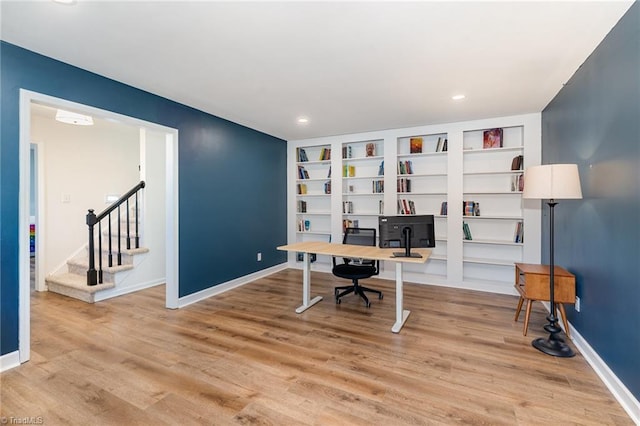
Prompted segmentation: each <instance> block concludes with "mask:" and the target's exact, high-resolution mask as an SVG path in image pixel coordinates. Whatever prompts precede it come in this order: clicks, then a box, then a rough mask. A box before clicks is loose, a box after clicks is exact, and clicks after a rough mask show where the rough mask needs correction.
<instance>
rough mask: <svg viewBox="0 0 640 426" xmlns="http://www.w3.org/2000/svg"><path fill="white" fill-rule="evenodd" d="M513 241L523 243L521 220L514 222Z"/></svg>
mask: <svg viewBox="0 0 640 426" xmlns="http://www.w3.org/2000/svg"><path fill="white" fill-rule="evenodd" d="M513 242H514V243H524V224H523V223H522V221H519V222H518V223H516V230H515V233H514V235H513Z"/></svg>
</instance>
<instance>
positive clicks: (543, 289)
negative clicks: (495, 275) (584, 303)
mask: <svg viewBox="0 0 640 426" xmlns="http://www.w3.org/2000/svg"><path fill="white" fill-rule="evenodd" d="M515 265H516V279H515V287H516V290H518V293H519V294H520V300H518V307H517V308H516V316H515V321H518V316H520V311H521V310H522V304H523V303H524V301H525V300H526V301H527V308H526V311H525V316H524V330H523V332H522V334H523V335H524V336H526V335H527V328H528V327H529V316H530V315H531V302H533V301H534V300H540V301H545V302H548V301H549V265H535V264H530V263H516V264H515ZM553 274H554V278H553V281H554V291H553V297H554V299H555V303H556V307H557V308H558V309H559V310H560V316H561V317H562V323H563V324H564V329H565V333H566V334H567V336H569V323H568V322H567V315H566V313H565V310H564V305H563V303H571V304H574V303H576V278H575V276H574V275H573V274H571V273H570V272H568V271H566V270H565V269H563V268H561V267H559V266H556V267H555V268H554V273H553Z"/></svg>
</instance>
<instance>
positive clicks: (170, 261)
mask: <svg viewBox="0 0 640 426" xmlns="http://www.w3.org/2000/svg"><path fill="white" fill-rule="evenodd" d="M32 102H36V103H43V104H47V105H50V106H59V107H62V108H69V109H72V110H76V111H78V110H79V111H83V112H86V113H87V114H90V115H93V116H98V117H104V118H111V119H115V120H117V121H120V122H123V123H126V124H129V125H132V126H139V127H146V128H150V129H153V130H155V131H159V132H163V133H165V134H166V141H167V145H166V148H167V182H168V184H167V191H166V203H167V220H166V242H167V251H166V266H167V271H170V272H171V274H168V275H167V279H166V285H167V290H166V292H167V300H166V302H165V303H166V306H167V307H176V306H174V305H176V304H177V303H176V302H175V300H177V294H178V277H179V263H178V260H179V259H178V243H177V242H178V208H179V200H178V178H179V176H178V164H177V161H178V130H177V129H173V128H170V127H166V126H163V125H161V124H156V123H151V122H148V121H144V120H140V119H137V118H133V117H129V116H126V115H121V114H117V113H115V112H111V111H107V110H102V109H99V108H94V107H91V106H88V105H83V104H79V103H76V102H71V101H67V100H65V99H61V98H56V97H53V96H49V95H44V94H42V93H37V92H33V91H30V90H26V89H20V105H19V111H20V116H19V122H20V142H19V200H18V206H19V207H18V209H19V212H18V235H19V241H18V282H19V284H18V285H19V294H20V296H19V302H18V303H19V305H18V306H19V313H18V316H19V319H18V322H19V324H18V333H19V337H18V352H19V354H20V362H26V361H28V360H29V358H30V352H31V324H30V321H31V312H30V309H31V305H30V277H29V275H30V270H29V263H30V262H29V238H28V236H29V193H30V190H29V187H30V177H29V168H30V161H29V149H30V143H31V134H30V133H31V132H30V131H31V103H32ZM172 161H175V164H171V162H172ZM40 189H42V188H40ZM43 229H44V228H42V227H41V228H40V232H41V233H42V231H43ZM169 295H172V296H171V297H168V296H169ZM173 295H176V296H173Z"/></svg>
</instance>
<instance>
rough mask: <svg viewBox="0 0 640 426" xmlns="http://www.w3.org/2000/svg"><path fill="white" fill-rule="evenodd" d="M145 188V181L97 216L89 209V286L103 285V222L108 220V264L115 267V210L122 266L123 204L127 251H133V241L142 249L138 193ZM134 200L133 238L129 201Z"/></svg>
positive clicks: (120, 263) (118, 254) (118, 251)
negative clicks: (96, 258)
mask: <svg viewBox="0 0 640 426" xmlns="http://www.w3.org/2000/svg"><path fill="white" fill-rule="evenodd" d="M144 187H145V183H144V181H140V183H139V184H137V185H136V186H134V187H133V188H131V189H130V190H129V191H128V192H127V193H126V194H124V195H123V196H122V197H120V198H119V199H118V201H116V202H115V203H113V204H112V205H110V206H109V207H107V208H106V209H105V210H104V211H103V212H102V213H100V214H98V215H96V214H95V213H94V211H93V209H89V213H87V226H89V269H88V270H87V285H97V284H98V283H100V284H102V220H103V219H105V218H106V219H107V230H108V234H109V236H108V238H107V239H108V241H109V248H108V253H109V254H108V263H109V266H110V267H111V266H113V247H112V238H111V236H112V234H111V213H112V212H113V211H114V210H117V220H118V233H117V238H116V240H117V241H118V247H117V253H116V254H117V262H118V265H122V247H121V241H122V234H121V227H120V222H121V217H122V216H120V206H122V205H123V204H124V205H125V208H126V210H127V215H126V232H127V234H126V241H127V250H130V249H131V240H132V239H133V240H134V242H135V248H140V235H139V228H138V223H139V220H138V219H139V211H138V193H139V192H140V190H141V189H142V188H144ZM132 197H133V198H134V203H135V206H134V207H135V231H134V232H135V235H134V236H133V237H132V236H131V226H130V217H129V212H130V208H129V200H130V199H131V198H132ZM96 225H98V250H97V251H98V269H97V270H96V263H95V253H96V248H95V241H94V230H95V226H96Z"/></svg>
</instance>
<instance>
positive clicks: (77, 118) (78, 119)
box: [56, 109, 93, 126]
mask: <svg viewBox="0 0 640 426" xmlns="http://www.w3.org/2000/svg"><path fill="white" fill-rule="evenodd" d="M56 120H57V121H60V122H61V123H67V124H75V125H76V126H93V118H91V117H90V116H88V115H84V114H78V113H76V112H71V111H65V110H63V109H59V110H58V111H57V112H56Z"/></svg>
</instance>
